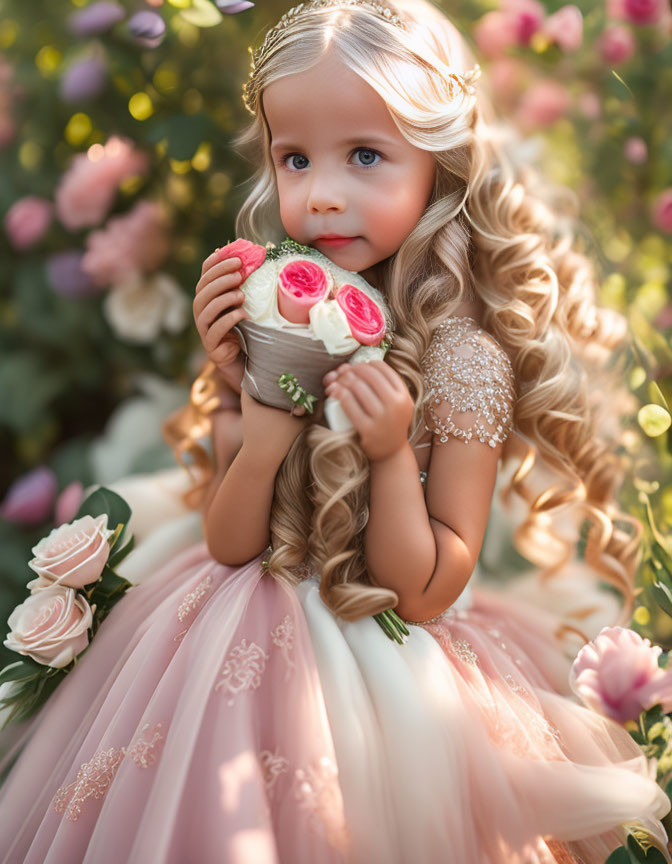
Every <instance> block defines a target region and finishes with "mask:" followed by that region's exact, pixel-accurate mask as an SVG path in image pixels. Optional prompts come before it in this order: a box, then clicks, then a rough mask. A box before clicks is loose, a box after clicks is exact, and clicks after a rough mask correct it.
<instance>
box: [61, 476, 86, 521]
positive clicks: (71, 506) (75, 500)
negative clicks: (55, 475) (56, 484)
mask: <svg viewBox="0 0 672 864" xmlns="http://www.w3.org/2000/svg"><path fill="white" fill-rule="evenodd" d="M83 500H84V487H83V486H82V484H81V483H80V482H79V480H73V481H72V483H69V484H68V485H67V486H66V487H65V489H64V490H63V491H62V492H61V494H60V495H59V496H58V499H57V500H56V508H55V512H54V521H55V522H56V524H57V525H62V524H63V523H64V522H72V520H73V519H74V518H75V516H76V515H77V511H78V510H79V507H80V505H81V503H82V501H83Z"/></svg>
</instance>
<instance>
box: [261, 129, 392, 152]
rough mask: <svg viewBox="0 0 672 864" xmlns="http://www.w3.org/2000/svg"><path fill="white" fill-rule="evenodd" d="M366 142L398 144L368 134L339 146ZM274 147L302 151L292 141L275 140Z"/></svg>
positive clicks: (341, 142)
mask: <svg viewBox="0 0 672 864" xmlns="http://www.w3.org/2000/svg"><path fill="white" fill-rule="evenodd" d="M364 142H366V143H367V144H382V145H384V146H390V145H394V144H395V143H396V142H395V141H394V140H393V139H392V138H385V137H381V136H380V135H373V134H372V135H368V134H367V133H366V132H363V133H360V134H359V135H356V136H355V137H354V138H347V139H345V140H344V141H339V142H337V143H339V144H345V145H346V146H348V147H350V146H352V145H354V144H362V143H364ZM274 147H279V148H281V149H283V150H284V149H291V148H295V149H297V150H300V149H301V145H300V144H294V143H292V142H291V140H283V139H282V138H280V139H278V140H277V141H276V140H274V141H272V143H271V149H272V148H274Z"/></svg>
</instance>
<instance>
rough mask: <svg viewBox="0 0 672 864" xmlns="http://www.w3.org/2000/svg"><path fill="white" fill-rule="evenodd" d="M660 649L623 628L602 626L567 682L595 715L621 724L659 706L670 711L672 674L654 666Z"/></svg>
mask: <svg viewBox="0 0 672 864" xmlns="http://www.w3.org/2000/svg"><path fill="white" fill-rule="evenodd" d="M661 653H662V648H660V646H658V645H652V644H651V642H650V641H649V640H648V639H642V637H641V636H640V635H639V634H638V633H636V632H635V631H634V630H630V629H628V628H627V627H603V628H602V629H601V630H600V632H599V633H598V635H597V636H596V637H595V639H594V640H592V641H591V642H589V643H588V644H587V645H584V646H583V648H582V649H581V650H580V651H579V653H578V654H577V655H576V658H575V659H574V662H573V663H572V667H571V670H570V674H569V683H570V686H571V688H572V690H573V691H574V693H576V695H577V696H579V697H580V698H581V699H582V700H583V702H584V703H585V704H586V705H587V706H588V707H589V708H592V709H593V711H596V712H597V713H598V714H603V715H605V716H607V717H612V718H613V719H614V720H617V721H618V722H619V723H625V722H627V721H628V720H637V718H638V717H639V715H640V713H641V712H642V711H645V710H647V709H648V708H651V707H653V706H654V705H656V704H661V705H662V708H663V711H665V712H666V713H667V712H668V711H671V710H672V672H670V671H669V670H667V669H662V668H660V667H659V666H658V657H659V656H660V654H661Z"/></svg>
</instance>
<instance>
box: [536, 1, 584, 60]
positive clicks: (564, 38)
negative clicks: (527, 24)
mask: <svg viewBox="0 0 672 864" xmlns="http://www.w3.org/2000/svg"><path fill="white" fill-rule="evenodd" d="M543 32H544V33H545V34H546V35H547V36H548V38H549V39H550V40H551V41H552V42H555V43H556V44H558V45H559V46H560V48H562V50H563V51H564V52H565V53H570V52H572V51H578V50H579V48H580V47H581V43H582V42H583V15H582V14H581V10H580V9H579V7H578V6H563V7H562V8H560V9H558V11H557V12H554V13H553V15H550V16H549V17H548V18H547V19H546V21H545V22H544V26H543Z"/></svg>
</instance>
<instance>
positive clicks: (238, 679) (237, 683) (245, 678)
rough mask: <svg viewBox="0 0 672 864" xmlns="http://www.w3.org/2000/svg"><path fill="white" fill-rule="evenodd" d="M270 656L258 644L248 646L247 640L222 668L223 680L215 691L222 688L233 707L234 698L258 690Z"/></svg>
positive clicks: (233, 652)
mask: <svg viewBox="0 0 672 864" xmlns="http://www.w3.org/2000/svg"><path fill="white" fill-rule="evenodd" d="M267 660H268V654H266V652H265V651H264V649H263V648H261V647H260V646H259V645H257V643H256V642H250V644H249V645H248V644H247V639H241V641H240V642H239V643H238V645H236V647H235V648H232V649H231V651H230V652H229V655H228V657H227V659H226V661H225V663H224V666H223V667H222V671H221V680H220V681H218V682H217V684H215V690H219V689H220V687H221V688H222V689H223V690H224V692H225V693H229V695H230V698H229V699H228V700H227V703H226V704H227V705H233V700H234V697H235V696H237V695H238V694H239V693H242V692H243V691H244V690H256V689H257V687H258V686H259V685H260V684H261V676H262V675H263V674H264V670H265V669H266V661H267Z"/></svg>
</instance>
